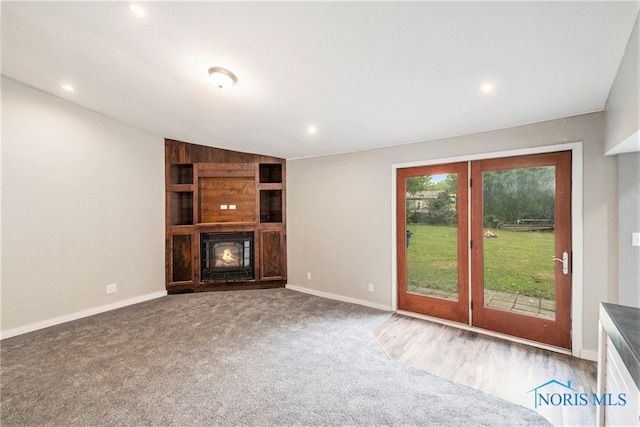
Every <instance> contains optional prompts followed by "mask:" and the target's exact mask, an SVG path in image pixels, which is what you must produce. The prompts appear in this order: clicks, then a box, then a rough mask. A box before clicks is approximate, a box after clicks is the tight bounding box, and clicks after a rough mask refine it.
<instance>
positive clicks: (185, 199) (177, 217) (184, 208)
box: [169, 191, 193, 225]
mask: <svg viewBox="0 0 640 427" xmlns="http://www.w3.org/2000/svg"><path fill="white" fill-rule="evenodd" d="M169 198H170V202H169V203H170V207H169V209H170V212H171V213H170V222H171V225H193V192H187V191H185V192H175V191H174V192H170V193H169Z"/></svg>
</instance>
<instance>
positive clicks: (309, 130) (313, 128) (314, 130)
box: [307, 126, 318, 135]
mask: <svg viewBox="0 0 640 427" xmlns="http://www.w3.org/2000/svg"><path fill="white" fill-rule="evenodd" d="M307 132H309V133H310V134H311V135H314V134H316V133H318V128H317V127H315V126H309V127H308V128H307Z"/></svg>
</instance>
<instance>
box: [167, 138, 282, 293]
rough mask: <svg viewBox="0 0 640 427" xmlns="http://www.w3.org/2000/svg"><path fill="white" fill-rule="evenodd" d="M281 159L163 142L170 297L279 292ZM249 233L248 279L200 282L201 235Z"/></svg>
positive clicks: (176, 142) (172, 141)
mask: <svg viewBox="0 0 640 427" xmlns="http://www.w3.org/2000/svg"><path fill="white" fill-rule="evenodd" d="M285 169H286V160H285V159H281V158H277V157H269V156H262V155H257V154H249V153H241V152H237V151H230V150H223V149H220V148H212V147H206V146H202V145H196V144H190V143H186V142H181V141H175V140H172V139H165V190H166V286H167V291H168V292H169V293H184V292H203V291H213V290H231V289H263V288H273V287H282V286H284V284H285V282H286V278H287V270H286V209H285V200H286V197H285V189H286V186H285V184H286V182H285V181H286V179H285V178H286V170H285ZM218 232H219V233H227V232H253V233H254V258H253V260H254V263H253V268H254V271H253V273H254V275H253V277H254V278H253V279H252V280H244V281H238V280H217V281H202V280H201V278H200V271H201V269H200V260H201V259H202V258H201V254H200V235H201V233H218Z"/></svg>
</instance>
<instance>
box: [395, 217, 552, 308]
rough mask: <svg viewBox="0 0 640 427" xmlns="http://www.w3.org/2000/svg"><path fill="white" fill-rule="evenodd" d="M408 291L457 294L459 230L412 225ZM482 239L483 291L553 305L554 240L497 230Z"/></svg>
mask: <svg viewBox="0 0 640 427" xmlns="http://www.w3.org/2000/svg"><path fill="white" fill-rule="evenodd" d="M407 229H408V230H411V232H412V233H413V236H412V237H411V239H410V245H409V248H408V250H407V264H408V265H407V281H408V288H409V291H412V290H414V289H415V288H417V287H423V288H431V289H440V290H444V291H452V292H455V291H456V290H457V287H458V269H457V229H456V228H455V227H449V226H434V225H423V224H409V225H408V227H407ZM496 234H497V235H498V237H497V238H491V239H484V242H483V243H484V283H485V289H488V290H495V291H500V292H507V293H511V294H520V295H525V296H529V297H534V298H546V299H550V300H555V281H554V262H553V261H552V259H551V258H552V256H553V253H554V235H553V233H548V232H544V233H543V232H517V231H508V230H499V231H498V232H496Z"/></svg>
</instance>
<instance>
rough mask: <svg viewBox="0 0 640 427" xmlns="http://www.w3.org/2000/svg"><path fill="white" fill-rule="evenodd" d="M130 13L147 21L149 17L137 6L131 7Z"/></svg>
mask: <svg viewBox="0 0 640 427" xmlns="http://www.w3.org/2000/svg"><path fill="white" fill-rule="evenodd" d="M129 12H131V14H132V15H133V16H135V17H136V18H138V19H147V18H148V17H149V16H148V15H147V12H145V11H144V9H143V8H141V7H140V6H138V5H135V4H132V5H129Z"/></svg>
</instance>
